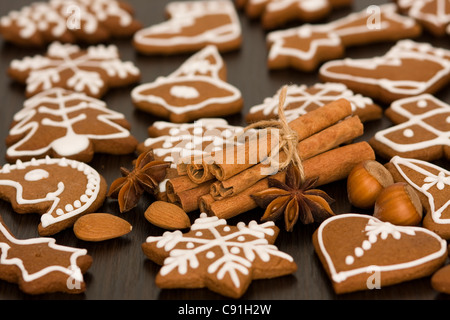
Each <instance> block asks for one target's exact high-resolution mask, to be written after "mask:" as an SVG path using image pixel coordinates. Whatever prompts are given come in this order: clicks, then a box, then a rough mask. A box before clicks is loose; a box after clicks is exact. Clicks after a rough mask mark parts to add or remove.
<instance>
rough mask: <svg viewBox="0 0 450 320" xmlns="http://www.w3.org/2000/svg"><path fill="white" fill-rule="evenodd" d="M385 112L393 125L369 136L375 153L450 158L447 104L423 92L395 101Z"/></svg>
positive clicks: (389, 155)
mask: <svg viewBox="0 0 450 320" xmlns="http://www.w3.org/2000/svg"><path fill="white" fill-rule="evenodd" d="M385 114H386V116H387V117H388V118H389V119H390V120H391V121H392V122H393V123H394V124H395V125H394V126H391V127H389V128H386V129H384V130H380V131H378V132H377V133H376V134H375V136H373V137H372V138H371V139H370V140H369V143H370V145H371V146H372V147H373V148H374V150H375V152H376V153H377V154H378V155H380V156H382V157H384V158H386V159H390V158H391V157H393V156H396V155H398V156H401V157H406V158H415V159H421V160H426V161H432V160H437V159H441V158H445V159H449V160H450V105H448V104H447V103H445V102H443V101H440V100H439V99H437V98H435V97H434V96H432V95H430V94H422V95H419V96H414V97H410V98H404V99H399V100H396V101H394V102H393V103H392V104H391V105H390V107H389V108H387V109H386V113H385Z"/></svg>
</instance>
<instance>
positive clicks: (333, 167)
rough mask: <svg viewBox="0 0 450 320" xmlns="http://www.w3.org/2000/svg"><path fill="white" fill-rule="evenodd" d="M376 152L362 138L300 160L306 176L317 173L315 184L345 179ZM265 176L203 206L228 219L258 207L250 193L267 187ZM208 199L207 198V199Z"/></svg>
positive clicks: (276, 176)
mask: <svg viewBox="0 0 450 320" xmlns="http://www.w3.org/2000/svg"><path fill="white" fill-rule="evenodd" d="M374 159H375V153H374V151H373V149H372V147H371V146H370V145H369V144H368V143H367V142H365V141H363V142H357V143H353V144H349V145H346V146H343V147H339V148H335V149H332V150H329V151H327V152H324V153H322V154H319V155H317V156H315V157H312V158H310V159H308V160H306V161H304V162H303V168H304V172H305V178H306V179H307V178H313V177H318V181H317V185H316V186H321V185H324V184H327V183H331V182H334V181H338V180H341V179H345V178H346V177H347V176H348V174H349V173H350V171H351V170H352V168H353V167H354V166H355V165H356V164H357V163H359V162H361V161H364V160H374ZM284 175H285V172H284V171H282V172H279V173H277V174H276V175H274V176H271V177H273V178H276V179H278V180H281V181H284V178H285V177H284ZM268 178H269V177H265V178H263V179H262V180H260V181H258V182H257V183H255V184H254V185H252V186H251V187H249V188H247V189H246V190H244V191H242V192H241V193H238V194H236V195H234V196H231V197H227V198H224V199H222V200H218V201H214V202H212V203H211V202H209V203H208V205H207V206H205V208H206V209H209V210H208V214H214V215H216V216H218V217H220V218H225V219H229V218H232V217H234V216H236V215H238V214H241V213H243V212H246V211H249V210H252V209H254V208H256V207H257V205H256V203H255V202H254V200H253V199H252V198H251V194H254V193H256V192H258V191H261V190H264V189H265V188H268ZM209 200H210V199H209Z"/></svg>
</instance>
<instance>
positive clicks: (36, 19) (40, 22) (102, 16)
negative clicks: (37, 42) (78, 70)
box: [1, 0, 133, 39]
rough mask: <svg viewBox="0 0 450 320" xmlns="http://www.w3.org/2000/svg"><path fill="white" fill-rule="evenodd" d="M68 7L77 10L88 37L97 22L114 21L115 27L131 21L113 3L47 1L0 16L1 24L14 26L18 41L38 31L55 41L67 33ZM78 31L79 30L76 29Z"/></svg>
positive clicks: (120, 8) (96, 0) (103, 0)
mask: <svg viewBox="0 0 450 320" xmlns="http://www.w3.org/2000/svg"><path fill="white" fill-rule="evenodd" d="M70 7H74V8H76V9H77V12H78V15H77V18H79V19H80V25H81V24H82V25H83V29H82V30H81V31H84V32H86V33H87V34H92V33H94V32H96V31H97V30H98V27H99V24H98V22H97V20H99V21H104V20H106V19H108V18H118V21H119V25H120V26H119V27H126V26H129V25H130V24H131V23H132V21H133V18H132V16H131V15H130V13H129V12H128V11H126V10H124V9H122V7H121V6H120V5H119V2H118V1H114V0H71V1H67V0H50V1H47V2H37V3H33V4H32V5H30V6H24V7H22V9H21V10H20V11H11V12H10V13H9V14H8V15H7V16H5V17H2V19H1V24H2V25H3V26H10V25H12V24H13V23H15V24H16V25H17V26H19V27H20V31H19V35H20V37H22V38H25V39H27V38H31V37H32V36H33V35H35V34H36V33H38V32H48V31H50V32H51V35H52V36H54V37H56V38H58V37H61V36H63V35H64V34H65V33H67V32H69V31H70V28H69V24H68V19H69V18H70V16H71V15H72V14H73V12H72V11H70V10H68V9H69V8H70ZM77 31H78V32H80V30H77Z"/></svg>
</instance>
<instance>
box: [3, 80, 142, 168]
mask: <svg viewBox="0 0 450 320" xmlns="http://www.w3.org/2000/svg"><path fill="white" fill-rule="evenodd" d="M129 127H130V125H129V123H128V121H127V120H126V119H125V116H124V115H123V114H121V113H118V112H116V111H113V110H111V109H108V108H107V106H106V104H105V103H104V102H103V101H100V100H97V99H94V98H91V97H88V96H86V95H84V94H82V93H77V92H72V91H67V90H64V89H61V88H55V89H50V90H48V91H44V92H41V93H39V94H37V95H35V96H34V97H31V98H30V99H28V100H26V101H25V103H24V107H23V109H22V110H20V111H19V112H17V113H16V114H15V115H14V121H13V123H12V125H11V127H10V130H9V135H8V137H7V138H6V145H7V146H8V148H7V150H6V159H7V160H8V161H9V162H14V161H16V160H17V159H20V160H22V161H26V160H30V159H31V158H42V157H45V156H46V155H50V156H52V157H66V158H70V159H75V160H79V161H84V162H89V161H91V160H92V158H93V156H94V153H98V152H100V153H109V154H128V153H132V152H134V150H135V149H136V146H137V144H138V141H137V140H136V138H135V137H133V136H132V135H131V133H130V131H129Z"/></svg>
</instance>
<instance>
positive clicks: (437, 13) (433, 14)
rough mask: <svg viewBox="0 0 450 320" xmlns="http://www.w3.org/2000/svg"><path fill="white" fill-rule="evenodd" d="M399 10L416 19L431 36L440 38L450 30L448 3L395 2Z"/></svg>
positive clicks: (426, 0)
mask: <svg viewBox="0 0 450 320" xmlns="http://www.w3.org/2000/svg"><path fill="white" fill-rule="evenodd" d="M397 4H398V6H399V7H400V10H401V11H402V12H403V13H405V14H407V15H409V16H410V17H412V18H414V19H416V20H417V21H418V22H419V23H420V24H421V25H422V26H423V27H424V28H425V29H426V30H428V31H429V32H430V33H431V34H432V35H434V36H438V37H442V36H444V35H445V33H446V28H447V29H448V28H450V1H448V0H397Z"/></svg>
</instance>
